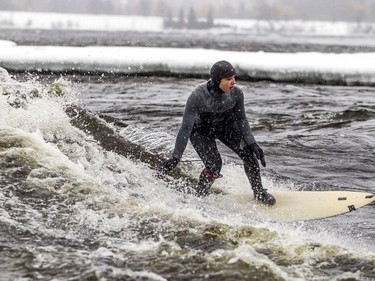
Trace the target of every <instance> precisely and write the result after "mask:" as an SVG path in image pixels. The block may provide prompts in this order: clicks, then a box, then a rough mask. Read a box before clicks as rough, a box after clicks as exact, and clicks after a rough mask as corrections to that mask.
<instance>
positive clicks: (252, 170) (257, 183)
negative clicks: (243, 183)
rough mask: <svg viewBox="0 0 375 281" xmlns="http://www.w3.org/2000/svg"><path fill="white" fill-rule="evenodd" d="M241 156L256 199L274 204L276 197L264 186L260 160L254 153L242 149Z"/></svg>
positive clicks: (267, 203)
mask: <svg viewBox="0 0 375 281" xmlns="http://www.w3.org/2000/svg"><path fill="white" fill-rule="evenodd" d="M239 156H240V157H241V156H242V157H241V158H242V160H243V163H244V169H245V174H246V176H247V178H248V179H249V182H250V185H251V188H252V189H253V192H254V198H255V200H257V201H259V202H262V203H264V204H266V205H274V204H275V203H276V199H275V198H274V197H273V196H272V195H271V194H269V193H268V192H267V189H264V188H263V185H262V179H261V176H260V168H259V162H258V159H257V158H256V156H255V155H254V153H252V152H251V153H249V152H247V151H242V152H241V153H240V154H239Z"/></svg>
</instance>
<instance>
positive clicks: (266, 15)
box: [0, 0, 375, 22]
mask: <svg viewBox="0 0 375 281" xmlns="http://www.w3.org/2000/svg"><path fill="white" fill-rule="evenodd" d="M185 2H186V1H185V0H79V1H76V0H64V1H56V0H1V1H0V10H13V11H37V12H63V13H90V14H114V15H141V16H159V17H164V18H166V19H168V18H169V19H171V18H179V17H180V16H181V15H180V14H181V11H183V13H186V14H188V17H190V13H191V9H193V10H194V16H195V17H196V18H197V19H198V18H207V17H208V16H207V15H208V12H209V11H211V13H212V17H215V18H240V19H259V20H270V19H274V20H321V21H354V22H374V21H375V1H374V0H314V1H311V0H247V1H246V0H231V1H230V2H228V1H219V0H190V1H189V2H188V3H187V4H186V3H185Z"/></svg>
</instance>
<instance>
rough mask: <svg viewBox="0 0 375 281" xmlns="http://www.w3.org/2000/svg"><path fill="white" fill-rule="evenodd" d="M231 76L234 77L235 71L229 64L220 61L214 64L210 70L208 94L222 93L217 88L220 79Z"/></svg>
mask: <svg viewBox="0 0 375 281" xmlns="http://www.w3.org/2000/svg"><path fill="white" fill-rule="evenodd" d="M233 75H236V70H235V69H234V67H233V65H231V64H230V63H229V62H227V61H225V60H221V61H218V62H216V63H214V65H213V66H212V67H211V70H210V81H209V85H208V87H209V90H210V92H211V91H214V92H222V90H221V89H220V88H219V84H220V81H221V79H223V78H228V77H231V76H233Z"/></svg>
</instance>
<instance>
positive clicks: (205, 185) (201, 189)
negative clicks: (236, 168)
mask: <svg viewBox="0 0 375 281" xmlns="http://www.w3.org/2000/svg"><path fill="white" fill-rule="evenodd" d="M190 141H191V143H192V145H193V147H194V149H195V150H196V152H197V153H198V155H199V157H200V158H201V159H202V161H203V164H204V166H205V168H204V169H203V171H202V172H201V174H200V176H199V182H198V187H197V193H198V195H201V196H206V195H208V192H209V189H210V187H211V186H212V184H213V183H214V181H215V179H217V178H219V177H221V175H220V171H221V167H222V160H221V156H220V154H219V151H218V149H217V146H216V141H215V139H214V138H211V137H210V136H207V135H204V134H201V133H199V132H194V133H192V134H191V136H190Z"/></svg>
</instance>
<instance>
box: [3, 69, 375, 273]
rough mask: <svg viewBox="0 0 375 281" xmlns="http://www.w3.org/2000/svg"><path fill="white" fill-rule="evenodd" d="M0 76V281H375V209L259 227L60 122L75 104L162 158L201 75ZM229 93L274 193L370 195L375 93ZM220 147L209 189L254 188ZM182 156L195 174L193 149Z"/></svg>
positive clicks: (231, 202) (242, 208)
mask: <svg viewBox="0 0 375 281" xmlns="http://www.w3.org/2000/svg"><path fill="white" fill-rule="evenodd" d="M0 81H1V84H2V88H1V93H0V117H1V118H0V163H1V165H0V167H1V168H0V233H1V234H0V251H1V255H0V261H1V263H0V269H1V272H2V276H0V279H2V280H374V279H375V269H374V268H375V244H374V236H375V226H374V225H375V220H374V217H375V216H374V215H375V208H374V205H373V204H372V205H370V206H366V207H364V208H361V209H359V210H357V211H355V212H351V213H348V214H345V215H341V216H337V217H333V218H329V219H325V220H319V221H309V222H293V223H277V222H272V221H268V220H267V219H266V218H264V219H259V218H253V217H252V216H251V213H250V212H249V211H248V210H249V205H248V204H246V203H243V202H238V201H236V200H235V199H234V198H236V197H235V196H234V197H231V196H225V195H220V194H218V195H211V196H209V197H207V198H197V197H195V196H194V195H192V194H186V193H181V192H179V191H178V190H175V189H171V188H170V185H169V184H167V183H166V182H165V181H164V180H162V179H159V178H158V177H157V176H156V175H155V171H154V170H153V169H152V168H150V166H149V165H148V164H145V163H143V162H141V161H139V160H137V159H131V158H129V157H124V156H122V155H119V154H117V153H114V152H111V151H107V150H105V149H103V145H102V144H101V143H98V142H97V141H96V140H95V139H94V138H93V136H92V135H90V134H89V133H86V132H85V131H83V130H81V129H79V128H77V127H76V126H74V125H72V123H71V120H70V119H71V118H70V117H69V116H68V115H67V113H66V108H67V106H69V105H70V104H76V105H78V106H79V107H81V108H83V109H86V110H89V111H90V112H92V113H94V114H95V115H96V116H100V117H101V118H103V119H102V122H103V123H104V125H105V126H108V127H110V128H113V129H115V130H116V131H117V132H118V133H120V134H121V135H122V136H123V137H124V138H126V139H128V140H130V141H132V142H133V143H136V144H138V145H140V146H141V147H143V148H144V149H146V150H147V151H151V152H152V153H159V154H162V155H168V154H169V153H170V152H171V150H172V149H173V145H174V140H175V136H176V133H177V131H178V128H179V124H180V122H181V116H182V113H183V109H184V104H185V101H186V99H187V97H188V95H189V94H190V92H191V91H192V90H193V89H194V88H195V87H196V85H197V84H199V83H201V82H202V81H203V80H202V79H197V78H189V79H186V78H185V79H182V78H177V77H169V78H168V77H134V76H133V77H113V76H108V75H103V76H83V75H70V76H68V75H66V76H64V77H62V78H61V77H60V76H59V75H56V76H51V75H48V76H46V75H39V76H38V77H36V76H35V75H30V76H29V75H20V74H18V75H16V76H15V77H13V78H11V77H10V76H8V75H7V74H5V73H2V76H1V79H0ZM237 84H238V86H239V87H241V88H242V90H243V91H244V93H245V103H246V109H247V116H248V119H249V121H250V124H251V127H252V130H253V133H254V135H255V137H256V139H257V141H258V143H259V144H260V146H261V147H262V148H263V149H264V151H265V155H266V160H267V167H266V168H264V169H262V177H263V182H264V186H265V187H266V188H268V189H269V191H271V192H272V191H284V190H348V191H366V192H372V193H375V187H374V185H373V175H374V172H375V168H374V167H375V165H374V164H375V163H374V162H375V160H374V156H375V151H374V143H375V106H374V104H375V95H374V90H373V88H370V87H348V86H347V87H344V86H324V85H304V84H276V83H271V82H266V81H264V82H248V81H237ZM219 149H220V150H221V151H222V155H223V160H224V166H223V171H222V174H223V178H222V179H219V180H217V182H216V183H215V186H214V188H215V189H220V190H223V191H225V192H226V193H230V194H234V195H241V194H246V193H247V192H251V190H250V187H249V185H248V182H247V179H246V177H245V176H244V173H243V168H242V166H241V163H240V162H239V160H238V159H237V158H236V157H234V155H233V154H232V153H231V152H230V151H228V150H227V149H226V148H225V147H223V146H219ZM183 160H184V161H186V162H184V163H182V164H181V165H182V166H184V168H185V169H186V170H189V171H191V174H192V175H193V176H197V175H198V173H199V171H200V170H201V169H202V165H201V163H200V162H196V161H195V160H197V156H196V154H195V152H194V150H193V149H192V147H191V146H190V145H189V146H188V147H187V151H186V152H185V154H184V158H183ZM172 181H173V180H172ZM176 184H177V183H176Z"/></svg>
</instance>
